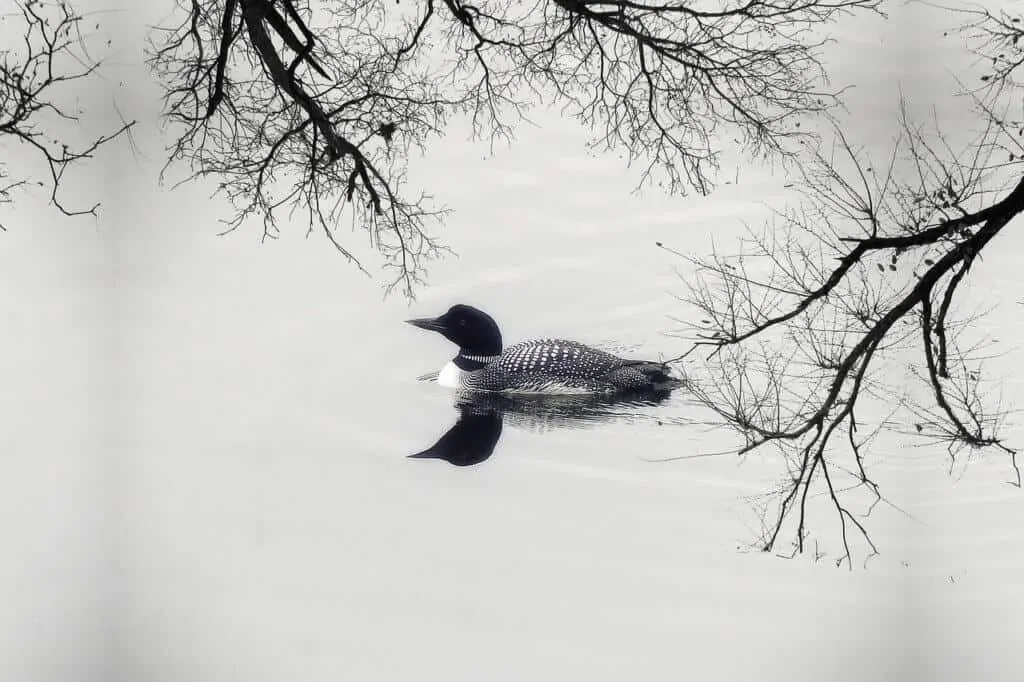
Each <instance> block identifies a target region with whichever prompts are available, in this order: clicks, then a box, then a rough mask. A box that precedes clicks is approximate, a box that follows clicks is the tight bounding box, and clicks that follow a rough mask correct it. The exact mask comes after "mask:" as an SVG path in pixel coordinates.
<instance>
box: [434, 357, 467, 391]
mask: <svg viewBox="0 0 1024 682" xmlns="http://www.w3.org/2000/svg"><path fill="white" fill-rule="evenodd" d="M434 366H435V367H436V366H437V365H434ZM467 373H468V372H466V370H464V369H461V368H460V367H459V366H458V365H456V364H455V362H453V361H452V360H449V361H448V364H447V365H445V366H444V367H442V368H441V371H440V372H438V373H437V383H438V384H440V385H441V386H444V387H445V388H462V385H463V384H462V380H463V377H465V375H466V374H467Z"/></svg>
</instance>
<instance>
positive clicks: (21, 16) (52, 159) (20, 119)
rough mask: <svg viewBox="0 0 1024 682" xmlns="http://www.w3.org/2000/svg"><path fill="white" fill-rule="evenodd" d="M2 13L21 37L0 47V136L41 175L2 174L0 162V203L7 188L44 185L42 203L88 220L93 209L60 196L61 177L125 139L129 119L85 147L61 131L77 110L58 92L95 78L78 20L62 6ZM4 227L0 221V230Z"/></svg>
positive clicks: (27, 6)
mask: <svg viewBox="0 0 1024 682" xmlns="http://www.w3.org/2000/svg"><path fill="white" fill-rule="evenodd" d="M15 7H16V12H15V13H13V14H9V15H8V17H9V18H15V19H16V20H18V21H20V22H21V23H22V24H23V25H22V26H19V27H18V29H17V30H20V31H21V33H22V35H23V40H22V42H21V43H20V45H18V46H17V47H10V48H7V47H3V48H0V136H9V137H10V138H11V139H12V140H14V141H16V142H19V143H21V144H22V145H24V146H25V147H26V148H27V149H28V151H29V152H30V153H29V157H34V158H35V159H38V160H40V161H41V162H42V163H44V164H45V165H46V168H47V174H48V178H47V180H46V181H43V180H30V179H29V177H28V176H31V171H28V170H24V169H19V170H17V171H15V176H14V177H11V176H10V175H9V171H8V168H9V167H10V165H11V162H10V161H9V160H7V159H0V203H7V202H10V201H11V200H12V193H13V191H14V190H16V189H18V188H22V187H26V186H28V185H30V184H35V185H39V186H47V185H48V186H49V192H50V196H49V199H50V203H51V204H52V205H53V206H55V207H56V208H57V210H59V211H60V212H61V213H62V214H64V215H66V216H79V215H96V212H97V210H98V209H99V204H98V203H96V204H93V205H91V206H88V207H85V208H75V207H72V206H69V205H68V204H66V203H65V202H64V200H63V199H61V197H60V189H61V184H62V181H63V180H64V177H65V174H66V173H67V172H68V170H70V169H71V168H72V167H74V166H76V165H78V164H80V163H81V162H84V161H86V160H88V159H90V158H92V157H93V156H94V155H95V153H96V152H97V151H98V150H99V149H100V148H101V147H103V146H105V145H106V144H107V143H108V142H111V141H113V140H115V139H117V138H119V137H121V136H122V135H127V134H129V131H130V129H131V128H132V126H134V125H135V122H134V121H125V120H124V119H122V120H121V121H120V123H119V124H118V125H117V126H116V127H113V128H112V129H111V130H110V132H107V133H103V134H100V135H98V136H97V137H96V138H94V139H93V140H91V141H89V142H84V143H81V142H76V141H74V139H73V138H72V137H68V136H67V133H65V132H64V131H62V130H61V128H62V127H63V128H66V129H67V130H68V131H72V130H75V129H76V128H77V127H78V125H79V124H80V120H81V118H80V117H81V114H82V110H81V109H77V110H73V108H72V107H70V106H69V105H67V104H65V103H62V102H61V100H60V93H61V91H63V90H66V89H67V88H69V87H71V86H73V85H74V84H75V83H77V82H86V81H88V80H89V79H91V78H93V77H95V75H96V71H97V69H99V67H100V62H98V61H96V60H94V59H93V58H92V57H91V56H90V55H89V53H88V51H87V50H86V42H87V39H88V36H87V35H86V34H84V33H83V32H82V21H83V19H82V15H81V14H79V13H78V12H77V11H76V10H75V9H74V8H73V7H72V6H71V5H69V4H68V3H65V2H52V3H47V2H40V1H39V0H28V1H26V2H21V1H20V0H19V1H18V2H16V4H15ZM2 229H5V228H4V227H3V224H2V223H0V230H2Z"/></svg>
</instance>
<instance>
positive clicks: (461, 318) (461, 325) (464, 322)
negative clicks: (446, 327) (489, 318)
mask: <svg viewBox="0 0 1024 682" xmlns="http://www.w3.org/2000/svg"><path fill="white" fill-rule="evenodd" d="M459 326H460V327H465V326H466V318H464V317H460V318H459Z"/></svg>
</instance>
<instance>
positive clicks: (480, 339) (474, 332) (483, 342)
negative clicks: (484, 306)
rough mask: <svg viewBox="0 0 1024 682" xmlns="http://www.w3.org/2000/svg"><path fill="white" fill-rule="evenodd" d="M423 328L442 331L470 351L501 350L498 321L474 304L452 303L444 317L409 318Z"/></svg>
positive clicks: (492, 352)
mask: <svg viewBox="0 0 1024 682" xmlns="http://www.w3.org/2000/svg"><path fill="white" fill-rule="evenodd" d="M406 322H408V323H409V324H411V325H415V326H417V327H419V328H420V329H429V330H430V331H434V332H439V333H440V334H443V335H444V337H445V338H446V339H448V340H449V341H451V342H452V343H454V344H456V345H457V346H458V347H459V348H460V349H461V350H462V352H463V353H465V354H467V355H481V356H492V355H500V354H501V331H499V330H498V323H497V322H495V321H494V319H493V318H492V317H491V316H490V315H488V314H487V313H485V312H484V311H482V310H478V309H476V308H474V307H473V306H469V305H462V304H461V303H460V304H458V305H453V306H452V307H451V308H449V309H448V312H446V313H445V314H444V315H442V316H441V317H423V318H420V319H416V320H406Z"/></svg>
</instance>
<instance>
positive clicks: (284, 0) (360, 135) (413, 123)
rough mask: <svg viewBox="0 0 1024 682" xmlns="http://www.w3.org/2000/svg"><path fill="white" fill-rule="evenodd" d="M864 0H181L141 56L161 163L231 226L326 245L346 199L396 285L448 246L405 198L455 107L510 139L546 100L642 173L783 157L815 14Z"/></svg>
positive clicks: (429, 218)
mask: <svg viewBox="0 0 1024 682" xmlns="http://www.w3.org/2000/svg"><path fill="white" fill-rule="evenodd" d="M878 5H879V0H833V1H831V2H824V1H822V0H801V1H800V2H796V1H794V0H775V1H772V2H750V1H749V0H732V1H730V2H727V3H724V4H723V5H721V8H720V9H716V10H714V11H700V10H697V9H694V8H689V7H684V6H680V5H676V4H670V5H656V4H651V5H648V4H644V3H636V2H630V1H626V0H623V1H608V2H576V1H573V0H557V1H555V2H547V1H546V0H545V1H544V2H542V3H541V4H540V5H537V6H535V7H524V6H522V5H519V4H516V3H513V2H510V1H509V0H488V1H486V2H472V3H471V2H467V1H465V0H426V2H425V3H422V4H420V5H418V6H416V7H414V8H413V10H411V11H409V12H404V11H402V10H398V9H396V10H395V13H392V12H391V11H390V10H387V11H385V9H384V6H381V5H374V4H372V3H371V4H366V3H358V2H353V1H352V0H332V1H331V2H328V3H324V4H323V5H321V6H319V9H318V10H317V13H316V14H314V13H313V12H311V11H310V10H309V9H308V7H307V5H306V4H305V3H304V2H302V0H280V1H272V0H227V1H226V2H225V3H224V4H223V5H222V4H220V3H216V2H213V0H179V10H180V15H181V16H182V20H181V23H180V24H178V25H177V26H170V27H163V28H160V29H158V30H157V31H156V33H155V40H154V43H153V45H152V46H151V50H150V64H151V66H152V68H153V70H154V72H155V73H156V75H157V76H158V78H159V79H160V81H161V83H162V84H163V86H164V88H165V114H166V116H167V118H168V119H169V120H170V121H171V122H173V123H174V124H175V126H176V127H175V130H176V133H175V134H176V141H175V143H174V144H173V145H172V146H171V148H170V150H169V151H170V155H169V156H170V158H169V162H170V163H173V162H175V161H184V162H186V163H188V164H189V165H190V166H191V168H192V171H193V173H194V174H195V175H200V176H210V177H214V178H217V180H218V182H219V187H220V191H221V192H223V193H224V194H225V195H227V196H228V198H230V199H231V200H232V202H233V203H234V205H235V209H236V214H235V217H234V218H233V219H232V220H231V221H230V222H229V226H230V227H231V228H232V229H233V228H237V227H238V226H239V225H241V224H242V222H243V221H244V220H245V219H246V218H248V217H249V216H251V215H261V216H262V218H263V222H264V235H265V236H267V237H273V236H274V235H276V233H277V229H278V220H279V218H278V216H277V212H279V211H280V210H281V209H284V208H285V207H288V208H289V210H291V209H301V210H302V211H304V212H306V213H307V215H309V216H310V220H311V222H310V224H309V226H310V227H313V226H314V225H317V226H321V227H325V226H326V227H327V228H328V231H331V232H332V235H331V242H332V244H334V245H335V247H338V246H339V245H340V243H341V242H340V240H339V239H337V238H336V233H334V232H333V229H334V228H333V225H334V224H335V223H337V222H338V220H339V219H340V218H341V216H342V213H344V212H345V211H348V212H349V213H350V214H351V216H352V218H353V219H354V220H356V221H357V222H358V223H359V224H360V225H361V226H362V227H363V228H364V229H366V230H367V231H369V232H370V234H371V235H372V241H373V243H374V245H375V248H376V249H377V250H378V251H379V252H380V253H382V254H383V255H384V257H385V260H386V265H389V266H391V267H393V268H395V270H396V278H395V280H394V282H393V283H394V284H401V288H402V290H403V291H404V292H405V293H406V294H407V295H410V296H411V295H412V292H413V287H414V285H415V284H416V283H417V281H418V279H419V277H420V274H421V269H422V266H423V264H424V263H425V262H426V260H428V259H429V258H431V257H434V256H437V255H439V254H440V253H442V251H443V249H442V248H441V247H440V245H439V244H437V243H436V242H435V241H434V240H433V239H432V237H431V236H430V235H429V234H428V231H427V228H428V227H429V225H430V224H431V223H432V222H433V221H434V220H436V219H438V218H439V217H440V216H441V215H442V214H443V210H441V209H434V208H431V207H429V206H428V205H426V204H425V203H424V200H425V197H424V196H421V197H420V198H419V199H412V200H410V199H408V198H406V197H405V191H406V190H405V189H403V188H402V185H403V183H404V177H405V175H404V174H405V164H406V160H407V155H408V153H409V152H410V151H411V149H413V148H417V149H423V148H424V146H425V144H426V143H427V142H428V140H430V139H433V138H436V137H438V136H440V135H441V134H442V133H443V132H444V130H445V128H446V126H447V124H448V121H449V120H450V119H451V117H452V116H454V115H462V114H465V115H468V116H469V117H470V119H471V121H472V125H473V130H474V131H475V133H476V134H477V135H478V136H480V137H483V138H487V139H490V140H491V141H494V140H495V139H498V138H508V139H510V138H511V137H512V131H513V128H514V125H515V124H516V123H517V122H519V121H520V120H523V119H524V118H525V117H526V115H527V113H528V111H529V109H530V107H531V106H534V105H536V104H538V103H542V102H544V101H545V100H546V101H547V102H548V103H551V104H557V105H559V106H560V107H562V108H563V110H564V111H565V112H566V113H567V114H569V115H572V116H574V117H576V118H577V119H579V120H580V121H581V122H582V123H583V124H584V125H585V126H587V127H589V128H590V129H592V130H593V131H594V134H595V137H594V140H593V144H594V145H597V146H602V147H605V148H608V149H612V150H621V151H622V152H624V153H625V155H626V156H627V157H628V158H629V162H630V163H633V162H642V163H643V164H644V166H643V168H644V169H643V171H642V174H641V175H642V181H641V182H642V183H644V182H649V181H657V182H659V183H660V184H661V185H662V186H664V187H666V188H667V189H669V190H670V191H678V192H685V191H688V190H696V191H700V192H706V191H709V190H710V189H711V188H712V187H713V184H714V177H713V176H714V174H715V172H716V171H717V164H718V154H719V153H720V151H721V149H720V147H721V145H720V143H719V142H717V140H720V139H723V138H724V135H723V134H722V133H723V132H725V131H729V132H731V133H734V134H733V135H732V136H731V137H733V138H736V139H737V143H738V144H739V145H740V147H742V148H743V149H745V150H746V151H747V152H749V153H751V154H754V155H761V156H771V157H772V158H787V157H789V156H791V155H792V154H793V150H794V149H795V145H793V144H791V143H792V142H794V141H795V140H796V139H802V138H805V137H807V135H806V134H804V133H801V132H800V130H799V125H798V124H799V120H800V118H801V117H804V116H808V115H815V114H819V113H821V112H824V111H826V110H828V109H829V108H830V107H831V106H832V105H834V104H835V103H836V101H837V100H836V93H833V92H829V91H827V90H825V88H824V83H825V74H824V71H823V69H822V67H821V64H820V62H819V61H818V55H817V51H818V48H819V47H820V46H821V45H822V44H823V42H824V41H825V39H826V36H825V34H824V32H823V30H822V27H823V26H827V25H828V24H829V23H831V22H832V21H834V20H835V19H836V18H837V17H839V16H841V15H842V14H844V13H847V12H852V11H859V10H866V11H873V10H876V9H877V7H878ZM286 52H287V53H289V54H287V55H286V54H285V53H286ZM724 139H728V138H724ZM312 186H315V187H316V188H317V192H319V196H318V198H317V199H316V200H314V199H313V198H312V196H311V194H310V189H311V187H312ZM280 196H287V197H289V201H290V202H291V203H285V204H282V203H280V200H279V197H280ZM275 197H278V198H275ZM339 250H340V251H342V252H343V253H344V254H345V255H346V256H348V257H349V258H353V259H354V258H355V256H354V254H353V252H352V250H351V249H350V248H348V247H345V248H340V249H339Z"/></svg>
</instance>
